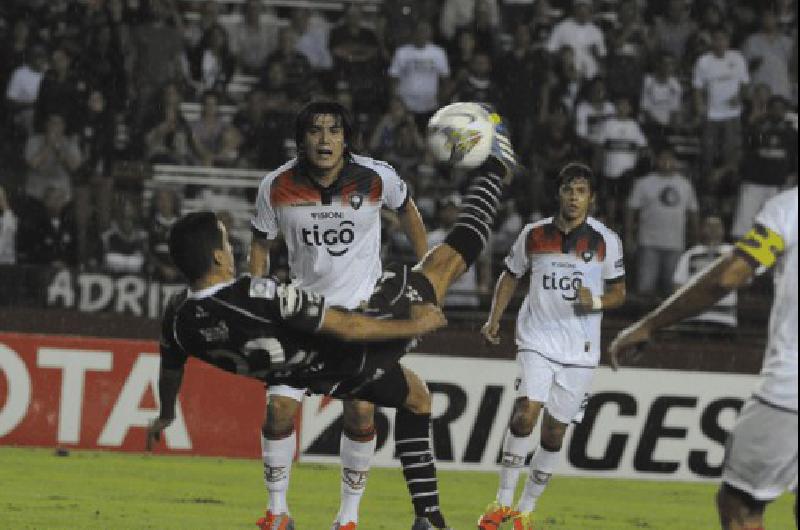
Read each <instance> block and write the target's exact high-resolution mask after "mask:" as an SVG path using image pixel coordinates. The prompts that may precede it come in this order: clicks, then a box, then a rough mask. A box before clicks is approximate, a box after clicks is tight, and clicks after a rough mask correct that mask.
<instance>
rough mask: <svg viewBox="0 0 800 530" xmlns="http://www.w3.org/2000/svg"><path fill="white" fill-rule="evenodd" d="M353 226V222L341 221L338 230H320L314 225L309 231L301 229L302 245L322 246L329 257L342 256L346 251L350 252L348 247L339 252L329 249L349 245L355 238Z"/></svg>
mask: <svg viewBox="0 0 800 530" xmlns="http://www.w3.org/2000/svg"><path fill="white" fill-rule="evenodd" d="M353 226H355V223H353V221H342V222H341V223H339V228H338V230H337V229H336V228H329V229H328V230H320V227H319V225H314V227H313V228H312V229H311V230H309V229H308V228H303V229H301V230H300V234H301V237H302V238H303V243H305V244H306V245H309V246H316V247H321V246H324V247H325V250H327V251H328V254H330V255H331V256H344V255H345V254H346V253H347V251H348V250H350V248H349V247H345V248H343V249H340V250H334V249H332V248H330V247H334V246H337V245H349V244H350V243H352V242H353V239H355V237H356V235H355V232H354V231H353Z"/></svg>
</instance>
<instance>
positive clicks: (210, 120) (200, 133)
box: [191, 90, 225, 166]
mask: <svg viewBox="0 0 800 530" xmlns="http://www.w3.org/2000/svg"><path fill="white" fill-rule="evenodd" d="M200 104H201V107H200V117H199V119H198V120H197V121H195V122H193V123H192V124H191V130H192V139H193V144H194V149H195V153H196V155H197V159H198V162H199V163H200V164H202V165H204V166H213V165H214V159H215V158H216V157H217V156H218V155H219V153H220V150H221V148H222V133H223V131H224V130H225V122H224V121H223V119H222V116H220V113H219V94H218V93H217V92H214V91H213V90H207V91H205V92H203V96H202V98H201V101H200Z"/></svg>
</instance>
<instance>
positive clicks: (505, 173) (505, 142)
mask: <svg viewBox="0 0 800 530" xmlns="http://www.w3.org/2000/svg"><path fill="white" fill-rule="evenodd" d="M486 110H488V111H489V118H490V119H491V120H492V123H494V139H493V140H492V150H491V152H490V153H489V159H488V160H487V163H488V164H489V169H490V170H494V171H496V172H497V173H498V174H499V175H500V176H501V177H502V178H503V183H504V184H505V185H509V184H511V181H512V180H513V179H514V175H515V174H516V173H517V171H518V170H519V161H518V160H517V155H516V153H514V147H513V146H512V145H511V139H510V138H509V137H508V128H507V127H506V125H505V123H503V118H501V117H500V115H499V114H497V112H495V111H494V109H492V108H491V106H486Z"/></svg>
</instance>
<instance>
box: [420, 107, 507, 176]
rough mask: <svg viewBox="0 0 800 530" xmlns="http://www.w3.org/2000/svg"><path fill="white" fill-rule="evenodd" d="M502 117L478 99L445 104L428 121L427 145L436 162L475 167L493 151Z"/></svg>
mask: <svg viewBox="0 0 800 530" xmlns="http://www.w3.org/2000/svg"><path fill="white" fill-rule="evenodd" d="M499 121H500V117H499V116H498V115H497V114H495V113H494V112H492V111H491V110H490V109H489V108H487V107H485V106H483V105H480V104H478V103H469V102H459V103H451V104H450V105H447V106H446V107H442V108H441V109H439V110H438V111H436V113H435V114H434V115H433V116H432V117H431V119H430V121H428V147H429V148H430V150H431V153H432V154H433V156H434V158H435V159H436V161H437V162H439V163H442V164H449V165H450V166H453V167H457V168H464V169H473V168H476V167H478V166H480V165H481V164H483V163H484V161H486V158H487V157H488V156H489V153H491V151H492V143H493V142H494V135H495V125H497V123H499Z"/></svg>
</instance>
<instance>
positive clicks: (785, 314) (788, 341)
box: [736, 186, 797, 412]
mask: <svg viewBox="0 0 800 530" xmlns="http://www.w3.org/2000/svg"><path fill="white" fill-rule="evenodd" d="M736 250H737V252H738V253H740V254H741V255H743V256H745V257H746V258H748V259H749V260H750V261H751V262H752V263H753V265H755V266H763V267H767V268H769V267H773V266H774V267H775V272H774V274H775V299H774V300H773V302H772V311H771V313H770V316H769V329H768V332H767V351H766V353H765V355H764V364H763V367H762V369H761V376H762V381H761V384H760V387H759V389H758V391H757V392H756V395H757V396H758V397H760V398H761V399H762V400H763V401H766V402H768V403H770V404H772V405H775V406H778V407H781V408H785V409H789V410H792V411H794V412H797V186H795V187H794V188H792V189H790V190H787V191H784V192H783V193H780V194H778V195H776V196H775V197H773V198H772V199H770V200H768V201H767V203H766V204H765V205H764V207H763V208H762V209H761V212H760V213H759V214H758V215H757V216H756V219H755V226H754V227H753V229H752V230H750V232H748V233H747V234H745V236H744V237H743V238H742V239H741V240H740V241H739V242H738V243H737V244H736Z"/></svg>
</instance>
